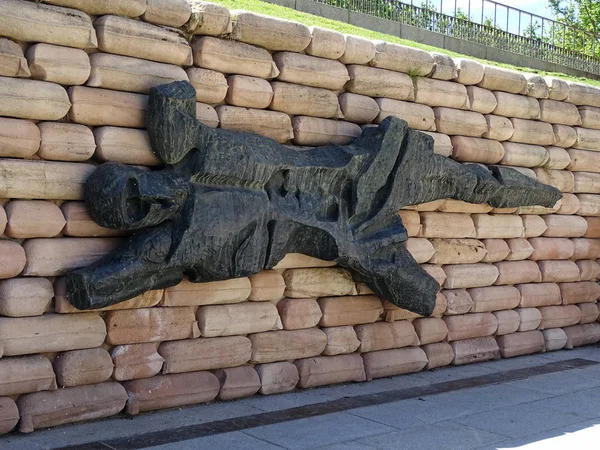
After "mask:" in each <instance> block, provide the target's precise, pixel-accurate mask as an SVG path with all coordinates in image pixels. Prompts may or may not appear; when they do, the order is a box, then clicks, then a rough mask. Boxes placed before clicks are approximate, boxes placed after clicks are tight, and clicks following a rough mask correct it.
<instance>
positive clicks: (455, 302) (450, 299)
mask: <svg viewBox="0 0 600 450" xmlns="http://www.w3.org/2000/svg"><path fill="white" fill-rule="evenodd" d="M442 294H443V295H444V297H445V298H446V305H447V306H446V312H445V314H446V315H448V316H453V315H457V314H466V313H468V312H469V311H471V309H472V308H473V306H474V304H475V303H474V302H473V299H472V298H471V295H470V294H469V292H468V291H467V290H466V289H449V290H448V289H446V290H443V291H442Z"/></svg>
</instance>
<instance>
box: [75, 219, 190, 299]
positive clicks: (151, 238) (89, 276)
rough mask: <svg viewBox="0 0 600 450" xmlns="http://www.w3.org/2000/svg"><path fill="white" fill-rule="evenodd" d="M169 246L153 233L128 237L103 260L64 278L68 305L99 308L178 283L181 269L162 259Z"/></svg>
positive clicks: (167, 239) (165, 240) (168, 240)
mask: <svg viewBox="0 0 600 450" xmlns="http://www.w3.org/2000/svg"><path fill="white" fill-rule="evenodd" d="M169 245H170V239H169V238H168V235H167V236H165V234H164V233H161V232H159V231H157V230H150V231H149V232H146V233H140V234H138V235H134V236H132V237H131V238H130V239H129V240H128V241H126V242H125V243H124V244H123V245H122V246H121V247H119V248H118V249H117V250H115V251H114V252H113V253H112V254H110V255H109V256H107V257H106V258H103V259H101V260H100V261H98V262H97V263H95V264H92V265H90V266H87V267H83V268H81V269H77V270H74V271H73V272H70V273H69V274H67V275H66V277H65V284H66V288H67V298H68V300H69V303H71V304H72V305H73V306H74V307H75V308H77V309H82V310H85V309H99V308H104V307H106V306H110V305H113V304H115V303H118V302H121V301H124V300H128V299H131V298H133V297H135V296H137V295H140V294H143V293H144V292H146V291H148V290H150V289H162V288H166V287H170V286H174V285H176V284H178V283H179V282H180V281H181V280H182V279H183V270H182V269H181V268H179V267H170V265H169V264H168V263H167V262H166V259H165V258H164V256H163V254H164V255H165V256H166V254H167V253H166V252H168V246H169ZM165 249H166V252H165Z"/></svg>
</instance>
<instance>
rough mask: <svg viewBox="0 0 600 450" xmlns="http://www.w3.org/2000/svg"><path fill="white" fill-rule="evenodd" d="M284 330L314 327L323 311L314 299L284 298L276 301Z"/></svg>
mask: <svg viewBox="0 0 600 450" xmlns="http://www.w3.org/2000/svg"><path fill="white" fill-rule="evenodd" d="M277 310H278V311H279V316H280V317H281V322H282V324H283V329H284V330H301V329H304V328H312V327H316V326H317V324H318V323H319V321H320V320H321V317H322V316H323V313H322V312H321V308H320V307H319V304H318V303H317V301H316V300H315V299H312V298H284V299H283V300H281V301H279V302H278V303H277Z"/></svg>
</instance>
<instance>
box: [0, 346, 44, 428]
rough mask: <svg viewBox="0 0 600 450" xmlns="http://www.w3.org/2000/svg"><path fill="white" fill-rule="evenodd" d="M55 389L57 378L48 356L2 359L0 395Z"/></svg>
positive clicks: (0, 364)
mask: <svg viewBox="0 0 600 450" xmlns="http://www.w3.org/2000/svg"><path fill="white" fill-rule="evenodd" d="M54 389H56V378H55V376H54V371H53V370H52V363H51V362H50V360H49V359H48V358H45V357H44V356H42V355H34V356H23V357H20V358H2V359H0V395H2V396H17V395H19V394H27V393H30V392H39V391H52V390H54ZM0 405H1V403H0ZM0 411H2V406H0ZM0 423H2V422H1V421H0Z"/></svg>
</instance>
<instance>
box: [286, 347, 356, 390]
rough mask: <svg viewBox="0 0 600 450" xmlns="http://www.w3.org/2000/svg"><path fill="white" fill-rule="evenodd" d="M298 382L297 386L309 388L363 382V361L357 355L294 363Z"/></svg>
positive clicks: (310, 359) (320, 357)
mask: <svg viewBox="0 0 600 450" xmlns="http://www.w3.org/2000/svg"><path fill="white" fill-rule="evenodd" d="M294 364H295V365H296V367H297V368H298V374H299V376H300V380H299V382H298V386H300V387H302V388H311V387H317V386H324V385H327V384H337V383H349V382H352V381H365V379H366V376H365V367H364V365H363V359H362V358H361V356H360V355H359V354H358V353H352V354H349V355H337V356H317V357H315V358H306V359H300V360H297V361H295V362H294Z"/></svg>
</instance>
